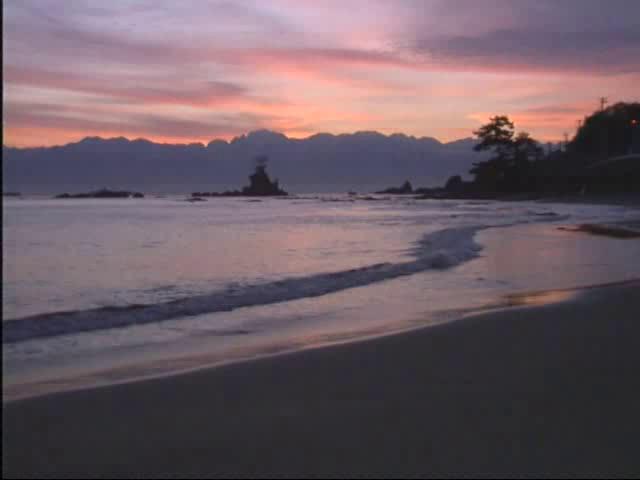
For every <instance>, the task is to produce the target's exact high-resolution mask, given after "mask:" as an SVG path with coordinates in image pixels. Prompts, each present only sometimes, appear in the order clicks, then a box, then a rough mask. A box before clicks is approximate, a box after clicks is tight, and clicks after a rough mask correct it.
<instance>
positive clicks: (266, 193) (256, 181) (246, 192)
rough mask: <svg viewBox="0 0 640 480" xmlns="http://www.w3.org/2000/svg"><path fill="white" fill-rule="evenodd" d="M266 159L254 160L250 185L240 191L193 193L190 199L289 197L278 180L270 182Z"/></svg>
mask: <svg viewBox="0 0 640 480" xmlns="http://www.w3.org/2000/svg"><path fill="white" fill-rule="evenodd" d="M267 161H268V159H267V157H264V156H263V157H258V158H256V169H255V171H254V172H253V175H250V176H249V182H250V184H249V185H248V186H246V187H244V188H243V189H242V191H238V190H231V191H226V192H222V193H218V192H193V193H192V194H191V196H192V197H270V196H285V195H289V194H288V193H287V192H285V191H284V190H282V189H281V188H280V186H279V185H278V180H273V181H272V180H271V179H270V178H269V175H268V174H267V165H266V164H267Z"/></svg>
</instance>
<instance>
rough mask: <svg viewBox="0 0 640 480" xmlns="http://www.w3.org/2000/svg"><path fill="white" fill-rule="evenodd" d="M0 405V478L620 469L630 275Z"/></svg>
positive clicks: (624, 462)
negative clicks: (480, 309) (215, 364)
mask: <svg viewBox="0 0 640 480" xmlns="http://www.w3.org/2000/svg"><path fill="white" fill-rule="evenodd" d="M528 303H532V304H533V305H531V306H521V307H512V308H508V309H505V310H502V311H495V312H489V313H484V314H480V315H476V316H474V317H470V318H467V319H463V320H460V321H457V322H453V323H450V324H446V325H440V326H436V327H429V328H423V329H420V330H415V331H412V332H407V333H401V334H396V335H391V336H387V337H383V338H378V339H373V340H367V341H362V342H357V343H350V344H344V345H337V346H332V347H326V348H320V349H315V350H307V351H302V352H297V353H290V354H285V355H278V356H274V357H270V358H264V359H259V360H255V361H250V362H244V363H238V364H234V365H227V366H224V367H219V368H213V369H207V370H201V371H197V372H192V373H188V374H182V375H177V376H173V377H168V378H162V379H153V380H146V381H140V382H135V383H131V384H124V385H114V386H110V387H102V388H97V389H92V390H84V391H78V392H67V393H60V394H54V395H50V396H46V397H40V398H32V399H27V400H21V401H16V402H11V403H8V404H5V405H4V412H3V417H4V422H3V423H4V428H3V447H4V449H3V460H4V461H3V473H4V476H7V477H42V476H54V475H60V476H63V477H84V476H89V477H107V476H111V475H113V476H119V477H126V476H130V475H133V476H136V477H140V476H145V477H148V476H153V477H157V476H162V477H167V476H171V477H198V476H227V475H230V476H234V477H238V476H243V477H247V476H250V477H255V476H298V475H301V476H305V477H310V476H326V475H341V476H342V475H344V476H365V475H366V476H442V475H447V476H453V475H460V474H473V475H476V476H481V475H487V476H513V475H519V476H522V475H531V476H540V475H544V476H558V475H569V474H570V475H587V476H595V475H604V474H607V475H612V476H625V475H626V476H629V475H631V474H638V473H639V472H640V455H639V454H638V451H639V445H640V441H639V440H638V432H640V408H639V407H638V405H640V373H639V372H640V281H633V282H628V283H625V284H618V285H609V286H602V287H599V288H590V289H586V290H584V292H582V293H581V294H580V295H578V296H577V298H574V299H571V300H565V301H561V302H558V303H553V304H548V305H542V306H540V305H535V303H536V302H535V301H532V302H526V301H524V302H521V304H525V305H527V304H528Z"/></svg>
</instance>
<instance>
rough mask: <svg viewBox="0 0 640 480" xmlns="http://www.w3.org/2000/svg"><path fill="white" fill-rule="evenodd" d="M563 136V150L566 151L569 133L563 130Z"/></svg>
mask: <svg viewBox="0 0 640 480" xmlns="http://www.w3.org/2000/svg"><path fill="white" fill-rule="evenodd" d="M562 135H563V136H564V151H565V152H566V151H567V146H568V145H569V134H568V133H567V132H564V133H563V134H562Z"/></svg>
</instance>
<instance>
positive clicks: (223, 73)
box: [3, 0, 640, 146]
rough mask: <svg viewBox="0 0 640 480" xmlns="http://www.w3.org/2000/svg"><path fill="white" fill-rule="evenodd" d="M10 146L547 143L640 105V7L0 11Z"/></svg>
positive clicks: (367, 2)
mask: <svg viewBox="0 0 640 480" xmlns="http://www.w3.org/2000/svg"><path fill="white" fill-rule="evenodd" d="M3 17H4V19H3V87H4V88H3V138H4V140H3V143H4V144H5V145H11V146H49V145H60V144H65V143H68V142H71V141H78V140H80V139H82V138H84V137H86V136H103V137H113V136H125V137H127V138H131V139H134V138H147V139H150V140H153V141H158V142H167V143H190V142H203V143H205V144H206V143H207V142H209V141H210V140H212V139H216V138H220V139H225V140H230V139H232V138H233V137H235V136H238V135H242V134H244V133H247V132H249V131H252V130H259V129H270V130H274V131H278V132H282V133H284V134H285V135H287V136H289V137H296V138H302V137H307V136H310V135H313V134H315V133H319V132H327V133H333V134H340V133H351V132H355V131H362V130H376V131H379V132H381V133H384V134H392V133H405V134H407V135H413V136H417V137H422V136H428V137H434V138H437V139H438V140H440V141H444V142H446V141H452V140H456V139H460V138H465V137H469V136H471V135H472V131H473V130H474V129H476V128H478V127H479V126H480V125H481V124H482V123H484V122H486V121H487V119H488V118H489V117H490V116H492V115H497V114H501V115H502V114H506V115H509V116H510V117H511V118H512V119H513V120H514V121H515V123H516V127H517V128H518V129H519V130H526V131H528V132H530V133H531V134H532V135H533V136H534V137H536V138H538V139H540V140H542V141H554V140H560V139H562V137H563V134H564V133H565V132H566V133H568V134H569V135H571V134H573V133H574V132H575V129H576V122H577V121H578V120H580V119H581V118H583V117H584V116H585V115H587V114H589V113H591V112H592V111H594V110H595V109H596V108H597V107H598V105H599V98H600V97H607V99H608V101H609V102H610V103H615V102H617V101H638V100H639V97H640V1H635V0H562V1H557V0H536V1H529V0H491V1H490V0H456V1H451V0H394V1H389V0H325V1H323V0H220V1H218V0H210V1H209V0H181V1H175V0H139V1H133V0H110V1H109V2H104V1H103V0H99V1H92V0H82V1H81V0H64V1H63V2H61V1H59V0H4V2H3Z"/></svg>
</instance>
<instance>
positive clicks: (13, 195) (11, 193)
mask: <svg viewBox="0 0 640 480" xmlns="http://www.w3.org/2000/svg"><path fill="white" fill-rule="evenodd" d="M2 196H3V197H21V196H22V194H21V193H20V192H2Z"/></svg>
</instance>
